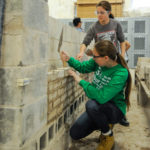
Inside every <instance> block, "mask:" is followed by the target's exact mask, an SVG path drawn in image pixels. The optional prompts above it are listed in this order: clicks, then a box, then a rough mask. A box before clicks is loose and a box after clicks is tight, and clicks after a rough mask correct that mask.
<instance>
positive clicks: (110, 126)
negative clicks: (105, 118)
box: [99, 124, 114, 142]
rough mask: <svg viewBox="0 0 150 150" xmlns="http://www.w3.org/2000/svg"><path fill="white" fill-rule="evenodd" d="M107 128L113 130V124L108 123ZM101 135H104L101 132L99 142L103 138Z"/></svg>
mask: <svg viewBox="0 0 150 150" xmlns="http://www.w3.org/2000/svg"><path fill="white" fill-rule="evenodd" d="M109 128H110V129H111V130H113V128H114V124H109ZM103 137H104V135H103V134H102V133H101V134H100V136H99V142H101V141H102V140H103Z"/></svg>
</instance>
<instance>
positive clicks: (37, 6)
mask: <svg viewBox="0 0 150 150" xmlns="http://www.w3.org/2000/svg"><path fill="white" fill-rule="evenodd" d="M18 1H20V0H18ZM23 18H24V26H25V28H26V27H27V28H30V29H35V30H38V31H42V32H45V33H47V32H48V4H47V3H46V2H45V1H44V0H32V1H31V0H23Z"/></svg>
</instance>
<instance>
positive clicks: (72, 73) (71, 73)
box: [68, 70, 82, 83]
mask: <svg viewBox="0 0 150 150" xmlns="http://www.w3.org/2000/svg"><path fill="white" fill-rule="evenodd" d="M68 73H69V74H70V75H71V76H72V77H73V78H74V79H75V80H76V81H77V82H78V83H79V82H80V81H81V80H82V79H81V78H80V77H79V76H78V75H77V74H76V73H75V72H74V71H72V70H69V71H68Z"/></svg>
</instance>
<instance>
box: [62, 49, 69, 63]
mask: <svg viewBox="0 0 150 150" xmlns="http://www.w3.org/2000/svg"><path fill="white" fill-rule="evenodd" d="M60 57H61V60H62V61H68V60H69V59H70V57H69V56H68V55H67V54H66V53H65V52H64V51H61V52H60Z"/></svg>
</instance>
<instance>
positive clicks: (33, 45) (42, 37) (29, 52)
mask: <svg viewBox="0 0 150 150" xmlns="http://www.w3.org/2000/svg"><path fill="white" fill-rule="evenodd" d="M23 37H24V38H23V44H24V45H23V51H22V55H23V56H22V63H23V65H33V64H38V63H43V62H44V63H45V62H48V48H49V44H50V43H49V40H48V34H47V33H40V32H36V31H35V32H34V31H33V30H30V29H25V30H24V34H23Z"/></svg>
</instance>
